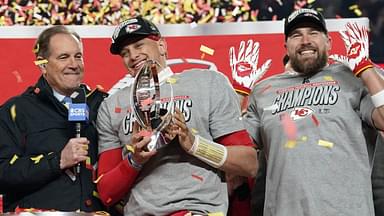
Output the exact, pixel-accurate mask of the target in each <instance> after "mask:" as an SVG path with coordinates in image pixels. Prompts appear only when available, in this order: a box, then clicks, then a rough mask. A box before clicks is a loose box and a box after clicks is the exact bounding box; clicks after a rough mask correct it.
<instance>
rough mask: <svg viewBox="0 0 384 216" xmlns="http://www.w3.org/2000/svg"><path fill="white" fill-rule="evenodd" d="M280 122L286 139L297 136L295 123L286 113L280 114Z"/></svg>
mask: <svg viewBox="0 0 384 216" xmlns="http://www.w3.org/2000/svg"><path fill="white" fill-rule="evenodd" d="M281 124H282V126H283V129H284V132H285V135H286V136H287V138H288V140H296V136H297V128H296V124H295V122H294V121H293V120H292V119H291V117H290V116H289V115H288V114H287V113H284V114H282V115H281Z"/></svg>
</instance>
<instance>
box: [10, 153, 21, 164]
mask: <svg viewBox="0 0 384 216" xmlns="http://www.w3.org/2000/svg"><path fill="white" fill-rule="evenodd" d="M17 159H19V157H18V156H17V155H16V154H14V155H13V157H12V159H11V161H9V164H11V165H12V164H14V163H15V161H16V160H17Z"/></svg>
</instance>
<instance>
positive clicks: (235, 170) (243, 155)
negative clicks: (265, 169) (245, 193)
mask: <svg viewBox="0 0 384 216" xmlns="http://www.w3.org/2000/svg"><path fill="white" fill-rule="evenodd" d="M217 142H218V143H221V144H223V145H224V146H226V148H227V151H228V156H227V160H226V161H225V162H224V164H223V166H222V167H220V169H221V170H223V171H225V172H228V173H231V174H234V175H240V176H247V177H254V176H255V175H256V173H257V170H258V167H259V166H258V160H257V152H256V149H255V147H256V146H254V144H253V143H252V140H251V138H250V137H249V135H248V133H247V132H246V131H245V130H243V131H237V132H234V133H231V134H228V135H226V136H223V137H220V138H219V139H217Z"/></svg>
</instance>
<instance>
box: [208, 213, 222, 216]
mask: <svg viewBox="0 0 384 216" xmlns="http://www.w3.org/2000/svg"><path fill="white" fill-rule="evenodd" d="M208 216H224V214H223V213H222V212H213V213H208Z"/></svg>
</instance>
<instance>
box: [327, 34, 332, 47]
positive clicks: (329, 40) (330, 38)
mask: <svg viewBox="0 0 384 216" xmlns="http://www.w3.org/2000/svg"><path fill="white" fill-rule="evenodd" d="M327 42H328V44H327V45H328V51H330V50H331V49H332V37H331V36H330V35H328V41H327Z"/></svg>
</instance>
